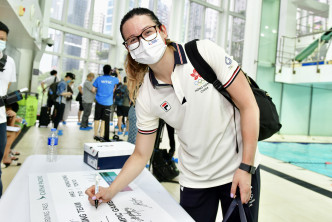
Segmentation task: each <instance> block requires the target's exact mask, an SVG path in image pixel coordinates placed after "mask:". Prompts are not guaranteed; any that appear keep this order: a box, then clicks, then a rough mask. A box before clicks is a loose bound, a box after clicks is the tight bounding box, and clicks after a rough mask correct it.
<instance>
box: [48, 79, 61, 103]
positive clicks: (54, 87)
mask: <svg viewBox="0 0 332 222" xmlns="http://www.w3.org/2000/svg"><path fill="white" fill-rule="evenodd" d="M58 84H59V82H54V83H52V84H51V85H50V88H49V89H48V98H49V99H50V100H52V101H53V102H56V99H57V98H58V95H57V94H56V91H57V88H58Z"/></svg>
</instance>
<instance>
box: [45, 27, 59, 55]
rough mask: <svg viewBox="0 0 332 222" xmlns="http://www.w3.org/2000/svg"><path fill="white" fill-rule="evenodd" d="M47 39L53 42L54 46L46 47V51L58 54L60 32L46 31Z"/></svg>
mask: <svg viewBox="0 0 332 222" xmlns="http://www.w3.org/2000/svg"><path fill="white" fill-rule="evenodd" d="M48 37H49V38H51V39H52V40H53V41H54V45H53V46H51V47H49V46H46V49H45V50H46V51H49V52H56V53H60V51H61V50H60V47H61V42H62V32H61V31H58V30H55V29H48Z"/></svg>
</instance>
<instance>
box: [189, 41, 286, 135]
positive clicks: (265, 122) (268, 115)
mask: <svg viewBox="0 0 332 222" xmlns="http://www.w3.org/2000/svg"><path fill="white" fill-rule="evenodd" d="M197 41H198V40H197V39H195V40H192V41H190V42H188V43H186V44H185V49H186V53H187V56H188V58H189V60H190V62H191V64H192V65H193V66H194V68H195V69H196V71H197V72H198V73H199V74H200V76H201V77H202V78H203V79H204V80H206V81H207V82H209V83H211V84H212V85H213V86H214V88H216V89H217V90H218V92H220V93H221V94H222V95H223V96H224V97H225V98H226V99H227V100H228V101H229V102H230V103H231V104H232V105H233V107H236V106H235V104H234V102H233V101H232V99H231V97H230V95H229V94H228V92H227V91H226V90H225V88H224V87H223V84H222V83H221V82H220V81H219V80H218V79H217V75H216V73H215V72H214V71H213V69H212V68H211V67H210V65H209V64H208V63H207V62H206V61H205V60H204V59H203V57H202V56H201V54H200V53H199V51H198V49H197V44H196V42H197ZM246 77H247V80H248V82H249V85H250V87H251V90H252V91H253V93H254V96H255V98H256V101H257V105H258V107H259V111H260V119H259V138H258V140H259V141H260V140H264V139H267V138H269V137H271V136H272V135H273V134H275V133H276V132H278V131H279V130H280V128H281V124H280V122H279V115H278V112H277V109H276V106H275V105H274V103H273V102H272V98H271V97H270V96H269V94H268V93H267V92H266V91H264V90H262V89H260V88H259V87H258V85H257V83H256V82H255V81H254V80H253V79H251V78H250V77H249V76H247V75H246ZM234 112H235V110H234ZM234 115H235V113H234Z"/></svg>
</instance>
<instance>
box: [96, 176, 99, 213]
mask: <svg viewBox="0 0 332 222" xmlns="http://www.w3.org/2000/svg"><path fill="white" fill-rule="evenodd" d="M98 192H99V177H98V174H97V175H96V186H95V195H96V194H97V193H98ZM98 202H99V200H97V199H96V200H95V207H96V209H97V207H98Z"/></svg>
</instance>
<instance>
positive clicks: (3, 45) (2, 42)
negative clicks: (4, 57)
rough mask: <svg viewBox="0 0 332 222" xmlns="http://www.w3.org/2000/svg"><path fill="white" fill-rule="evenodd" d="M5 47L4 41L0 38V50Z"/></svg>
mask: <svg viewBox="0 0 332 222" xmlns="http://www.w3.org/2000/svg"><path fill="white" fill-rule="evenodd" d="M5 48H6V41H3V40H0V52H2V51H3V50H5Z"/></svg>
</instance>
